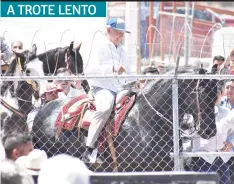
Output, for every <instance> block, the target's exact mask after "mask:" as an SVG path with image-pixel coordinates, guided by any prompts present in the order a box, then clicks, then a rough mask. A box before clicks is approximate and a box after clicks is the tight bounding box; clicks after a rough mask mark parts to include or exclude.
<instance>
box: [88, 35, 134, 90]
mask: <svg viewBox="0 0 234 184" xmlns="http://www.w3.org/2000/svg"><path fill="white" fill-rule="evenodd" d="M121 65H122V66H123V67H124V68H125V70H126V71H127V72H126V73H127V74H128V71H129V66H128V59H127V54H126V52H125V50H124V48H123V47H122V46H119V47H117V48H116V47H115V45H114V44H113V43H112V42H110V41H109V40H108V39H107V37H106V36H104V35H99V37H98V38H95V42H94V43H93V46H92V50H91V54H90V59H89V61H87V69H86V71H84V72H85V74H86V75H96V76H105V75H112V74H114V72H113V68H114V69H115V70H117V69H118V68H119V67H120V66H121ZM88 83H89V85H90V86H94V87H101V88H104V89H108V90H111V91H113V92H116V93H117V92H118V91H120V90H121V89H122V85H124V84H126V80H124V79H117V78H114V79H113V78H111V79H110V78H109V79H90V80H88Z"/></svg>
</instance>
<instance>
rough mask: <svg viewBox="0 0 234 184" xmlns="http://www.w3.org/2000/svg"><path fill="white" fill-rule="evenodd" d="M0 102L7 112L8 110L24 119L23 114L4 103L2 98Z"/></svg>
mask: <svg viewBox="0 0 234 184" xmlns="http://www.w3.org/2000/svg"><path fill="white" fill-rule="evenodd" d="M0 102H1V104H2V105H3V106H4V107H6V108H7V109H8V110H10V111H11V112H13V113H15V114H18V115H19V116H21V117H22V118H25V117H26V116H25V114H23V113H22V112H20V111H19V110H17V109H15V108H14V107H12V106H11V105H9V104H8V103H7V102H5V101H4V100H3V99H2V97H0Z"/></svg>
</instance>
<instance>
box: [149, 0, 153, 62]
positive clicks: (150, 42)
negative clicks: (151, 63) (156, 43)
mask: <svg viewBox="0 0 234 184" xmlns="http://www.w3.org/2000/svg"><path fill="white" fill-rule="evenodd" d="M149 10H150V15H149V26H151V25H154V18H153V14H154V2H152V1H150V2H149ZM153 33H154V31H153V30H152V29H150V30H149V59H150V60H152V57H153V50H152V42H153Z"/></svg>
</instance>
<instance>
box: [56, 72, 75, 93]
mask: <svg viewBox="0 0 234 184" xmlns="http://www.w3.org/2000/svg"><path fill="white" fill-rule="evenodd" d="M71 75H72V73H71V71H70V70H68V69H66V68H59V69H58V70H57V76H59V77H67V76H71ZM72 82H73V81H72V80H55V81H54V83H55V84H56V85H57V86H58V87H59V88H61V89H62V90H63V92H64V93H65V94H66V95H67V94H68V93H69V91H70V87H71V85H72Z"/></svg>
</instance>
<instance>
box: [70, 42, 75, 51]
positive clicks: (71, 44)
mask: <svg viewBox="0 0 234 184" xmlns="http://www.w3.org/2000/svg"><path fill="white" fill-rule="evenodd" d="M73 47H74V41H72V42H71V43H70V47H69V50H70V52H72V49H73Z"/></svg>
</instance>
